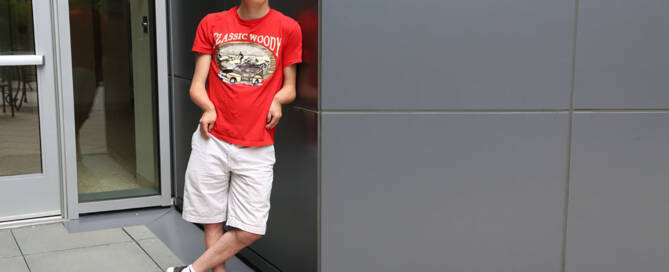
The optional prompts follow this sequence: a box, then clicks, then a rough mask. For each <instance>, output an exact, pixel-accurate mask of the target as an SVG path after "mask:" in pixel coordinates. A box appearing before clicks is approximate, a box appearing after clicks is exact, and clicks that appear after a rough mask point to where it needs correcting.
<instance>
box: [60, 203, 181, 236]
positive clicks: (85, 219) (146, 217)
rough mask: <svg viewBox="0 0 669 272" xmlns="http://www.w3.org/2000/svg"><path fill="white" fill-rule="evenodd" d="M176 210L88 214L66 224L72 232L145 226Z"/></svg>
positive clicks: (157, 209)
mask: <svg viewBox="0 0 669 272" xmlns="http://www.w3.org/2000/svg"><path fill="white" fill-rule="evenodd" d="M173 209H174V208H146V209H136V210H128V211H116V212H105V213H98V214H88V215H84V216H81V217H80V218H79V219H75V220H70V221H68V222H65V223H64V224H65V227H66V228H67V230H68V231H70V232H85V231H92V230H100V229H109V228H120V227H124V226H133V225H145V224H148V223H149V222H152V221H154V220H156V219H157V218H159V217H160V216H162V215H163V214H165V213H167V212H169V211H171V210H173Z"/></svg>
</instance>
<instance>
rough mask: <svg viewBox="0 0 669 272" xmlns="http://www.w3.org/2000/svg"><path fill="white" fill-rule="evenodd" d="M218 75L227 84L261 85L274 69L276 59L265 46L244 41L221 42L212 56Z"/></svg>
mask: <svg viewBox="0 0 669 272" xmlns="http://www.w3.org/2000/svg"><path fill="white" fill-rule="evenodd" d="M214 59H215V62H216V66H217V67H218V71H219V72H218V77H219V78H220V79H221V80H222V81H223V82H226V83H229V84H247V85H252V86H259V85H262V82H263V81H264V80H265V79H267V78H269V77H270V76H272V74H273V73H274V70H275V69H276V59H275V58H274V54H272V52H271V51H269V49H267V48H266V47H264V46H262V45H260V44H257V43H253V42H246V41H235V42H228V43H221V44H219V45H217V46H216V57H215V58H214Z"/></svg>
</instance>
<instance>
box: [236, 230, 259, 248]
mask: <svg viewBox="0 0 669 272" xmlns="http://www.w3.org/2000/svg"><path fill="white" fill-rule="evenodd" d="M236 236H237V239H238V240H239V241H240V242H242V243H244V244H245V245H250V244H252V243H253V242H255V241H256V240H258V239H260V238H262V237H263V235H261V234H255V233H251V232H248V231H243V230H239V231H237V233H236Z"/></svg>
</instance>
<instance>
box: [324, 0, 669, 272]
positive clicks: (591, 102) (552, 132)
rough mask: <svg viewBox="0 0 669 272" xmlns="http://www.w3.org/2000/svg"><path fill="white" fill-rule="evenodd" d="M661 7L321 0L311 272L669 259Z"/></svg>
mask: <svg viewBox="0 0 669 272" xmlns="http://www.w3.org/2000/svg"><path fill="white" fill-rule="evenodd" d="M667 12H669V10H668V7H667V6H666V5H664V4H663V3H661V1H654V0H644V1H636V2H629V1H622V0H620V1H604V0H579V1H575V0H571V1H558V0H538V1H536V0H534V1H528V0H503V1H499V0H481V1H468V0H456V1H420V4H417V2H412V1H396V0H390V1H388V0H384V1H381V0H369V1H353V0H337V1H331V0H323V1H322V25H321V28H322V44H321V46H322V63H323V65H322V67H321V69H322V75H321V77H322V82H321V84H322V88H321V106H322V107H321V111H320V113H321V143H320V144H321V151H322V152H321V156H320V166H321V176H320V183H321V184H320V196H321V198H320V204H321V228H320V248H321V252H320V259H321V261H320V266H319V268H320V271H323V272H329V271H351V270H355V271H459V272H460V271H568V272H580V271H630V270H635V271H658V270H661V269H663V268H664V267H666V266H667V260H666V258H665V257H666V256H665V254H664V253H666V252H667V250H668V249H669V247H667V244H669V243H668V242H669V241H667V238H666V237H669V231H668V230H669V221H667V220H666V218H667V217H668V216H667V215H669V214H668V213H669V212H668V211H669V204H667V202H666V191H667V190H666V189H667V186H668V184H669V183H668V182H669V180H668V178H669V168H667V167H666V165H668V164H669V156H667V154H668V152H667V151H668V150H667V147H668V146H669V143H668V141H669V135H668V133H669V132H668V131H667V129H666V128H667V125H668V122H669V112H668V111H667V110H668V109H669V95H668V94H669V92H668V90H667V86H669V84H668V83H669V82H668V81H667V80H668V79H667V78H668V77H667V76H666V75H667V73H668V72H669V59H668V58H669V57H668V56H669V55H667V54H666V52H665V51H666V50H664V48H667V47H668V44H667V43H669V38H667V37H669V36H668V35H667V34H669V33H668V32H667V29H669V28H668V26H669V25H668V22H667V20H666V19H665V17H666V16H663V14H666V13H667Z"/></svg>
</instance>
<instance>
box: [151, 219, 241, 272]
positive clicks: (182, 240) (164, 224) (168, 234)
mask: <svg viewBox="0 0 669 272" xmlns="http://www.w3.org/2000/svg"><path fill="white" fill-rule="evenodd" d="M147 227H148V228H149V229H150V230H151V231H152V232H153V233H155V235H156V236H158V238H159V239H160V240H161V241H162V242H164V243H165V245H167V247H169V248H170V249H171V250H172V252H174V254H175V255H177V256H178V257H179V258H180V259H181V260H183V261H184V263H192V262H194V261H195V259H197V258H198V257H199V256H200V255H201V254H202V253H203V252H204V250H205V245H204V231H202V230H201V229H200V228H198V227H197V226H196V225H194V224H193V223H190V222H187V221H185V220H183V219H182V218H181V213H179V211H177V210H172V211H170V212H169V213H167V214H165V215H163V216H161V217H160V218H159V219H157V220H156V221H153V222H151V223H149V224H147ZM225 265H226V268H227V269H228V271H235V272H253V269H251V268H250V267H248V266H247V265H246V264H244V262H242V260H240V259H239V258H237V257H235V256H233V257H232V258H230V259H228V260H227V261H226V262H225Z"/></svg>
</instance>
